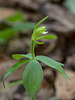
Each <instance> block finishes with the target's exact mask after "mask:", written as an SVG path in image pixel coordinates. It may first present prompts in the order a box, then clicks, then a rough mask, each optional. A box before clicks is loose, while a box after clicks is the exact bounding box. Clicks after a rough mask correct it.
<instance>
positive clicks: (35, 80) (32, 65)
mask: <svg viewBox="0 0 75 100" xmlns="http://www.w3.org/2000/svg"><path fill="white" fill-rule="evenodd" d="M47 18H48V16H47V17H45V18H43V19H42V20H41V21H40V22H38V23H37V24H36V26H35V28H34V31H33V34H32V37H31V47H30V48H31V53H29V54H26V55H24V54H14V55H12V57H13V58H14V59H16V60H17V59H21V58H23V57H26V58H27V59H25V60H22V61H20V62H18V63H17V64H15V65H13V66H12V67H11V68H9V69H8V70H7V72H6V74H5V75H4V78H3V85H4V87H5V84H4V80H5V79H6V78H7V76H8V75H10V74H11V73H13V72H14V71H15V70H17V69H18V68H19V67H21V66H22V65H24V64H25V63H27V62H29V63H28V64H27V66H26V68H25V70H24V72H23V75H22V81H23V85H24V87H25V89H26V91H27V92H28V95H29V97H30V100H34V96H35V94H36V92H37V91H38V89H39V88H40V86H41V83H42V80H43V71H42V67H41V65H40V63H39V62H38V61H41V62H43V63H44V64H46V65H48V66H49V67H52V68H54V69H56V70H58V71H59V72H60V73H61V74H62V75H63V76H64V77H66V78H67V79H69V77H68V76H67V75H66V73H65V72H64V70H63V68H62V66H64V64H62V63H60V62H57V61H55V60H53V59H51V58H49V57H46V56H43V55H42V56H36V57H35V53H34V45H35V43H37V44H43V43H41V42H38V41H37V40H40V39H56V36H53V35H46V33H48V32H47V31H46V27H45V26H42V27H39V25H40V24H41V23H42V22H43V21H44V20H46V19H47ZM42 34H44V35H43V36H41V35H42Z"/></svg>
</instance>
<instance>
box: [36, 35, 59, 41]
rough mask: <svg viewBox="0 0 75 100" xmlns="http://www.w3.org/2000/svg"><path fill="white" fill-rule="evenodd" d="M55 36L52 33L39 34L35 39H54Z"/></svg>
mask: <svg viewBox="0 0 75 100" xmlns="http://www.w3.org/2000/svg"><path fill="white" fill-rule="evenodd" d="M56 38H57V37H56V36H53V35H44V36H40V37H38V38H37V39H36V40H40V39H56Z"/></svg>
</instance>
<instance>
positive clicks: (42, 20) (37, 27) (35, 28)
mask: <svg viewBox="0 0 75 100" xmlns="http://www.w3.org/2000/svg"><path fill="white" fill-rule="evenodd" d="M47 18H48V16H46V17H45V18H43V19H42V20H41V21H39V22H38V23H37V24H36V26H35V28H34V31H33V33H34V32H35V30H36V29H37V28H38V26H39V25H40V24H41V23H42V22H43V21H45V20H46V19H47Z"/></svg>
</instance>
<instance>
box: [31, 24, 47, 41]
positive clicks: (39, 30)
mask: <svg viewBox="0 0 75 100" xmlns="http://www.w3.org/2000/svg"><path fill="white" fill-rule="evenodd" d="M47 33H48V32H46V27H45V26H42V27H38V28H37V29H36V30H35V32H34V33H33V35H32V39H34V40H36V39H37V38H38V37H39V36H40V35H42V34H47Z"/></svg>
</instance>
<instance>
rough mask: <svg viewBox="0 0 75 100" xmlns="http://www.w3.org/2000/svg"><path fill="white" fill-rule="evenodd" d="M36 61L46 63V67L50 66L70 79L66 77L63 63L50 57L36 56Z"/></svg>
mask: <svg viewBox="0 0 75 100" xmlns="http://www.w3.org/2000/svg"><path fill="white" fill-rule="evenodd" d="M35 59H37V60H39V61H41V62H43V63H45V64H46V65H48V66H49V67H52V68H55V69H56V70H58V71H59V72H60V73H61V74H62V75H63V76H64V77H66V78H67V79H69V77H68V76H67V75H66V73H65V72H64V70H63V68H62V66H64V65H63V64H62V63H59V62H57V61H55V60H53V59H51V58H49V57H46V56H36V57H35Z"/></svg>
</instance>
